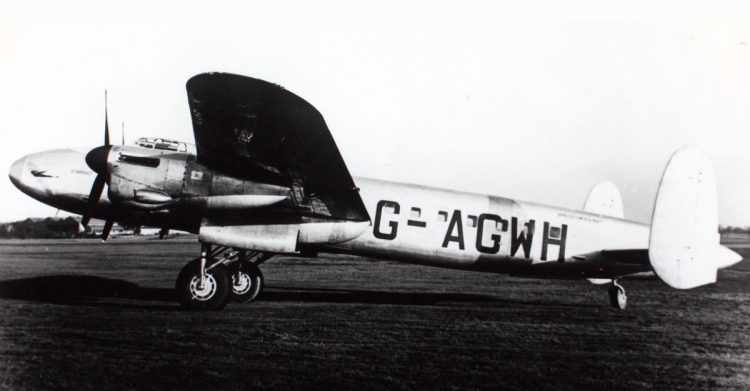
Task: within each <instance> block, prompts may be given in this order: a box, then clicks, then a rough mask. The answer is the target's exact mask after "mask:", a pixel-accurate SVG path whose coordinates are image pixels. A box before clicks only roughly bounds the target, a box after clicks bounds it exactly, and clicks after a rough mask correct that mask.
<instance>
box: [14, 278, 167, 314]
mask: <svg viewBox="0 0 750 391" xmlns="http://www.w3.org/2000/svg"><path fill="white" fill-rule="evenodd" d="M0 298H3V299H19V300H29V301H38V302H43V303H53V304H72V305H90V306H108V305H112V306H118V307H133V308H151V309H176V308H177V307H175V306H174V305H170V306H164V305H158V304H155V305H142V304H130V303H119V302H109V303H108V302H106V301H105V302H103V301H102V299H120V300H132V301H135V302H136V303H138V302H153V301H157V302H174V303H176V302H177V299H176V297H175V294H174V290H172V289H165V288H145V287H142V286H139V285H138V284H134V283H132V282H127V281H124V280H118V279H114V278H105V277H97V276H85V275H83V276H82V275H54V276H41V277H32V278H22V279H16V280H6V281H0Z"/></svg>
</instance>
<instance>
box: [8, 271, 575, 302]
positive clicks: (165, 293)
mask: <svg viewBox="0 0 750 391" xmlns="http://www.w3.org/2000/svg"><path fill="white" fill-rule="evenodd" d="M0 298H1V299H18V300H28V301H36V302H43V303H53V304H66V305H82V306H112V307H121V308H142V309H154V310H178V309H179V307H178V306H177V297H176V295H175V293H174V291H173V290H172V289H168V288H149V287H142V286H140V285H138V284H135V283H132V282H128V281H124V280H119V279H113V278H105V277H97V276H86V275H53V276H41V277H32V278H22V279H15V280H6V281H0ZM258 301H259V302H290V303H291V302H294V303H339V304H346V303H352V304H374V305H412V306H438V305H461V304H462V303H466V304H471V303H474V304H480V305H516V306H518V305H542V306H544V305H552V306H575V307H581V306H586V305H585V304H580V303H579V304H572V303H560V302H552V301H550V302H546V301H536V300H528V301H525V300H511V299H505V298H498V297H493V296H489V295H482V294H471V293H452V292H404V291H390V292H388V291H376V290H359V289H340V288H336V289H330V288H300V287H284V286H267V287H266V289H265V290H264V291H263V293H262V294H261V296H260V297H259V298H258Z"/></svg>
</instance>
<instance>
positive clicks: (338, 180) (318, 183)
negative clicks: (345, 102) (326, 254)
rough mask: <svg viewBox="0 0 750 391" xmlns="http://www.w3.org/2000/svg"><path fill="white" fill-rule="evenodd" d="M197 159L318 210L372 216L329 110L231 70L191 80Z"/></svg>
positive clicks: (347, 216)
mask: <svg viewBox="0 0 750 391" xmlns="http://www.w3.org/2000/svg"><path fill="white" fill-rule="evenodd" d="M187 93H188V103H189V105H190V115H191V116H192V120H193V132H194V133H195V142H196V147H197V158H198V161H199V162H201V163H202V164H205V165H206V166H208V167H211V168H213V169H216V170H219V171H222V172H225V173H227V174H230V175H232V176H236V177H240V178H245V179H251V180H254V181H258V182H264V183H272V184H277V185H284V186H289V187H290V188H292V194H293V198H294V199H293V202H295V204H296V206H298V207H301V208H303V209H304V208H306V209H308V210H309V211H310V212H311V213H313V214H315V215H324V216H329V217H334V218H340V219H346V220H358V221H364V220H369V219H370V217H369V215H368V213H367V210H366V209H365V206H364V204H363V202H362V199H361V198H360V196H359V192H358V189H357V187H356V186H355V184H354V180H353V179H352V177H351V175H350V174H349V170H348V169H347V167H346V164H345V163H344V160H343V159H342V158H341V154H340V153H339V150H338V148H337V147H336V143H335V142H334V141H333V137H331V133H330V131H329V130H328V126H326V123H325V121H324V120H323V116H322V115H321V114H320V113H319V112H318V110H316V109H315V107H313V106H312V105H311V104H309V103H307V102H306V101H305V100H304V99H302V98H300V97H299V96H297V95H295V94H293V93H291V92H289V91H287V90H285V89H284V88H282V87H281V86H278V85H276V84H272V83H268V82H266V81H263V80H259V79H254V78H251V77H246V76H239V75H233V74H228V73H204V74H200V75H196V76H194V77H193V78H191V79H190V80H188V82H187Z"/></svg>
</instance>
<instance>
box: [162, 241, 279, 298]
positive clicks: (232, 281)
mask: <svg viewBox="0 0 750 391" xmlns="http://www.w3.org/2000/svg"><path fill="white" fill-rule="evenodd" d="M272 256H273V254H265V253H259V252H252V253H250V254H248V253H247V252H245V251H234V250H231V249H230V248H227V247H222V246H215V247H213V248H212V246H211V245H208V244H203V246H202V248H201V256H200V257H198V258H197V259H195V260H193V261H191V262H188V264H187V265H185V267H183V268H182V270H181V271H180V274H179V275H178V276H177V282H176V283H175V290H176V291H177V296H178V297H179V300H180V305H181V306H182V307H183V308H186V309H193V310H220V309H222V308H224V306H225V305H226V304H227V302H229V301H230V300H231V301H235V302H240V303H244V302H248V301H252V300H255V299H256V298H257V297H258V295H259V294H260V292H261V291H262V290H263V273H261V272H260V269H258V265H259V264H260V263H262V262H265V261H266V260H268V259H269V258H271V257H272Z"/></svg>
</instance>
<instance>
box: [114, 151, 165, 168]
mask: <svg viewBox="0 0 750 391" xmlns="http://www.w3.org/2000/svg"><path fill="white" fill-rule="evenodd" d="M118 160H119V161H121V162H123V163H130V164H137V165H139V166H146V167H158V166H159V159H158V158H155V157H148V156H133V155H126V154H124V153H121V154H120V157H119V159H118Z"/></svg>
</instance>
